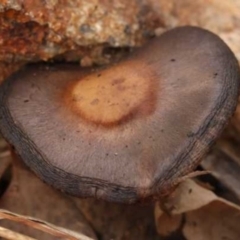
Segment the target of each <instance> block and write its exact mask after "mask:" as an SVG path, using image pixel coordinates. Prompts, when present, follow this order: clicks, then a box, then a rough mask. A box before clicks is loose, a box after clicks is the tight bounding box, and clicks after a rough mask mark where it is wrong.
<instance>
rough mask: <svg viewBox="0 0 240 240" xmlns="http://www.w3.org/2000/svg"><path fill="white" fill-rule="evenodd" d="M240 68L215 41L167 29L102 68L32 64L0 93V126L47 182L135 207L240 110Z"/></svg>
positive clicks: (197, 155) (189, 164)
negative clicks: (131, 204) (120, 58)
mask: <svg viewBox="0 0 240 240" xmlns="http://www.w3.org/2000/svg"><path fill="white" fill-rule="evenodd" d="M238 88H239V66H238V63H237V60H236V59H235V57H234V55H233V53H232V52H231V50H230V49H229V48H228V47H227V46H226V44H225V43H224V42H223V41H222V40H221V39H220V38H219V37H217V36H216V35H214V34H212V33H210V32H208V31H206V30H202V29H200V28H196V27H181V28H176V29H174V30H171V31H168V32H166V33H164V34H163V35H161V36H160V37H158V38H155V39H153V40H152V41H151V42H149V43H148V44H146V45H145V46H143V47H142V48H141V49H139V50H137V51H135V52H133V53H131V55H130V56H129V57H128V58H126V59H124V60H122V61H121V62H119V63H116V64H112V65H111V66H108V67H106V68H99V69H95V70H94V71H93V70H91V69H83V68H80V67H79V66H75V65H70V64H64V65H44V64H42V65H41V64H37V65H29V66H26V67H24V68H23V69H22V70H20V71H19V72H17V73H15V74H14V75H12V76H11V77H10V78H9V79H7V80H6V81H5V82H4V83H3V84H2V86H1V89H0V116H1V117H0V128H1V132H2V134H3V135H4V136H5V138H6V139H7V140H8V141H9V142H10V143H11V144H12V145H14V147H15V149H16V151H17V152H18V154H19V155H20V156H21V157H22V159H23V161H24V162H25V163H26V164H27V165H28V166H29V167H30V168H31V169H32V170H33V171H34V172H35V173H36V174H37V175H38V176H39V177H40V178H41V179H43V180H44V181H45V182H47V183H48V184H50V185H52V186H54V187H56V188H58V189H61V190H63V191H65V192H67V193H70V194H73V195H76V196H81V197H89V196H92V197H97V198H101V199H104V200H109V201H115V202H124V203H133V202H137V201H143V200H146V199H152V198H155V197H159V196H161V195H164V194H165V193H167V192H168V191H170V189H172V188H173V186H175V185H176V184H177V183H178V182H179V179H181V178H182V177H183V176H185V175H186V174H188V173H189V172H191V171H192V170H193V169H194V168H195V167H196V166H197V164H198V163H199V161H200V160H201V158H202V157H203V155H204V154H205V153H206V152H207V150H208V149H209V147H210V146H211V145H212V143H213V142H214V140H215V139H216V138H217V136H218V135H219V134H220V133H221V131H222V130H223V128H224V126H225V124H226V122H227V120H228V118H229V117H230V116H231V115H232V114H233V111H234V109H235V107H236V104H237V97H238Z"/></svg>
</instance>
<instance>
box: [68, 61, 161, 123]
mask: <svg viewBox="0 0 240 240" xmlns="http://www.w3.org/2000/svg"><path fill="white" fill-rule="evenodd" d="M141 64H142V63H138V62H137V61H132V62H131V61H128V64H126V63H125V65H122V64H121V66H114V67H112V69H111V70H109V69H108V70H107V71H106V70H104V71H101V72H98V73H94V74H91V75H90V76H87V77H85V78H83V79H81V80H80V81H76V83H75V84H74V85H73V86H72V87H71V89H70V91H68V92H67V96H65V97H66V98H67V99H68V101H67V104H69V105H70V108H71V110H72V111H74V112H75V113H77V114H78V115H79V116H80V117H82V118H83V119H85V120H86V121H88V122H92V123H96V124H101V125H103V126H114V125H117V124H120V123H122V122H125V121H128V120H130V119H132V118H135V117H137V116H138V117H140V116H146V115H149V114H151V113H152V112H154V109H155V105H156V98H157V96H156V94H157V91H158V90H157V88H158V86H157V81H155V83H154V76H151V75H153V74H152V72H151V71H149V70H146V69H144V71H143V70H142V69H143V66H141ZM129 65H132V67H133V68H136V70H135V71H134V70H133V68H131V67H129Z"/></svg>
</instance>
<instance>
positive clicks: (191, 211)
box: [155, 179, 240, 240]
mask: <svg viewBox="0 0 240 240" xmlns="http://www.w3.org/2000/svg"><path fill="white" fill-rule="evenodd" d="M162 209H164V210H162ZM155 220H156V225H157V230H158V232H159V234H160V235H162V236H169V235H171V233H173V232H174V231H176V230H179V228H181V230H182V233H183V235H184V236H185V237H186V239H187V240H239V239H240V228H239V222H240V207H239V206H237V205H235V204H233V203H231V202H229V201H226V200H224V199H223V198H219V197H218V196H216V195H215V194H214V193H213V192H211V191H210V190H208V189H206V188H204V187H202V186H200V185H199V184H197V183H196V182H194V181H193V180H190V179H189V180H186V181H185V182H183V183H181V184H180V185H179V187H178V188H177V189H176V191H175V192H174V193H173V194H172V195H171V196H169V198H167V199H166V201H165V202H164V203H157V204H156V207H155ZM167 223H169V224H167Z"/></svg>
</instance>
